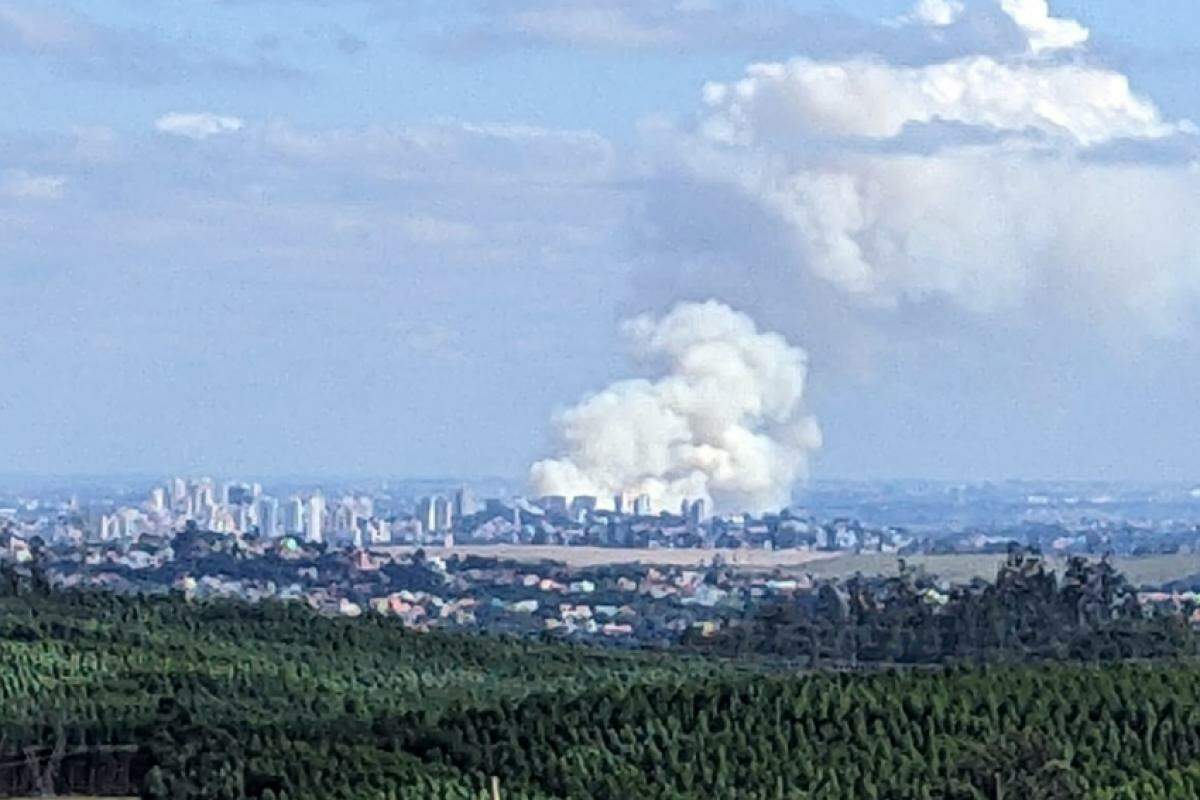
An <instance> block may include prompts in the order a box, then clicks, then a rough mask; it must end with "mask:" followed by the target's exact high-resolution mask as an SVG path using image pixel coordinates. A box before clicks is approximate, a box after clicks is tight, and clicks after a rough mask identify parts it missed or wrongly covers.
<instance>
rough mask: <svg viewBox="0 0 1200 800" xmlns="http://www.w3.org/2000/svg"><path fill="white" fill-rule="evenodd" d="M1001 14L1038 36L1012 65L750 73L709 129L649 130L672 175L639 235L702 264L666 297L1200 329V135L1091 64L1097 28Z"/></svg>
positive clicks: (1015, 0) (870, 60)
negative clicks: (776, 296)
mask: <svg viewBox="0 0 1200 800" xmlns="http://www.w3.org/2000/svg"><path fill="white" fill-rule="evenodd" d="M921 8H924V4H922V6H920V7H919V8H918V11H920V9H921ZM1000 10H1001V11H1002V12H1003V13H1004V14H1006V15H1007V16H1008V17H1010V18H1011V20H1012V22H1013V23H1015V24H1016V26H1017V27H1018V28H1019V30H1020V31H1022V32H1023V36H1024V41H1023V42H1022V43H1021V44H1020V47H1019V48H1015V49H1014V50H1013V51H1012V52H1009V53H1006V54H993V55H982V54H976V55H967V56H963V57H960V58H953V59H949V60H940V61H934V62H931V63H927V64H920V65H902V64H896V63H892V62H889V61H887V60H885V59H883V58H880V57H872V56H860V57H855V58H850V59H840V60H817V59H812V58H794V59H791V60H788V61H783V62H770V63H759V64H753V65H751V66H749V67H748V68H747V70H746V72H745V75H744V76H743V77H742V78H741V79H739V80H735V81H723V82H712V83H709V84H708V85H707V86H706V87H705V88H704V91H703V98H702V99H703V105H702V107H701V110H700V112H699V113H698V115H697V118H696V120H695V122H694V124H689V125H683V126H665V127H663V126H659V127H657V128H652V133H653V136H656V137H658V138H657V143H658V150H657V155H656V157H657V158H658V159H659V160H658V162H657V163H658V169H659V170H660V171H659V175H660V177H662V178H663V180H662V184H661V188H660V191H658V192H657V193H656V194H653V195H652V197H651V198H650V200H649V202H648V206H647V210H648V213H647V219H646V221H645V222H644V223H643V224H642V229H643V233H644V238H645V239H646V240H647V241H650V242H652V243H653V244H654V246H655V247H656V248H657V249H658V251H659V252H660V253H661V254H663V256H664V258H666V259H669V258H671V257H672V255H671V254H673V253H676V254H680V253H681V254H685V256H684V257H685V259H690V261H691V263H690V264H689V265H687V266H685V267H684V268H682V269H680V268H676V272H677V273H679V272H682V273H683V274H682V276H680V275H678V274H677V275H676V278H675V279H674V280H673V281H672V283H671V285H672V287H673V290H674V291H678V290H679V287H680V286H683V287H685V288H687V290H688V291H697V290H699V289H697V288H696V286H695V284H697V283H703V282H704V281H706V280H708V279H710V278H711V276H712V275H714V274H719V273H721V272H729V271H733V272H735V273H737V272H741V274H743V275H744V276H745V279H746V280H747V281H749V282H759V283H770V282H772V281H775V282H778V283H779V287H778V288H777V290H776V293H778V292H780V291H783V290H784V289H783V286H784V285H785V282H784V281H781V280H780V278H779V271H780V269H787V270H791V271H794V272H795V273H796V274H798V275H802V276H803V278H804V280H803V282H802V283H803V284H804V285H805V286H807V287H808V288H809V289H810V291H806V292H805V293H804V294H800V295H797V296H796V297H795V298H794V302H795V303H797V304H799V306H801V307H806V308H807V306H806V304H812V303H818V302H825V301H826V299H827V297H826V295H824V294H822V293H821V292H820V291H818V292H813V291H811V288H812V287H813V286H814V285H815V286H817V287H818V288H820V287H825V289H832V290H833V292H834V295H835V296H838V295H840V297H841V298H842V300H841V301H839V302H844V303H846V304H847V307H848V308H858V309H860V310H865V311H870V312H871V313H874V314H878V313H881V311H887V310H890V313H891V314H892V316H893V318H902V317H904V316H905V315H910V317H914V316H920V317H922V318H925V317H928V316H929V315H931V314H936V313H938V309H949V310H951V311H952V312H953V313H965V314H968V315H973V316H978V317H983V318H987V317H991V318H995V317H999V316H1001V315H1004V316H1006V317H1012V316H1014V315H1015V316H1017V317H1025V316H1028V315H1030V314H1036V315H1041V316H1046V315H1053V316H1058V317H1065V318H1073V319H1074V320H1075V322H1076V323H1083V325H1085V326H1089V327H1096V328H1106V327H1112V328H1114V329H1119V330H1121V331H1122V332H1123V333H1122V335H1125V334H1126V333H1127V332H1132V333H1133V334H1134V335H1135V336H1137V335H1153V336H1158V335H1175V334H1178V333H1179V332H1181V331H1182V330H1184V329H1185V328H1187V327H1189V326H1190V325H1192V320H1193V319H1194V317H1195V312H1196V306H1197V301H1198V300H1200V278H1198V273H1200V270H1197V265H1196V259H1197V254H1200V233H1197V229H1196V227H1195V226H1194V225H1192V224H1191V223H1190V222H1188V220H1189V219H1192V218H1195V216H1196V215H1197V214H1200V181H1197V179H1196V178H1197V166H1196V164H1197V160H1196V153H1197V152H1198V151H1197V148H1196V143H1195V138H1196V137H1195V133H1196V128H1195V126H1194V125H1193V124H1192V123H1191V122H1190V121H1188V120H1173V119H1168V118H1166V117H1165V116H1164V114H1163V113H1162V112H1161V111H1160V109H1159V108H1158V107H1157V105H1156V104H1155V103H1154V102H1153V101H1152V100H1151V99H1149V98H1147V97H1145V96H1142V95H1141V94H1139V93H1138V92H1137V91H1135V90H1134V89H1133V87H1131V85H1130V81H1129V80H1128V78H1127V77H1126V76H1125V75H1123V74H1121V73H1120V72H1116V71H1114V70H1111V69H1107V68H1105V67H1103V66H1098V65H1095V64H1093V63H1091V61H1090V60H1088V59H1086V58H1080V57H1079V51H1080V50H1081V48H1082V46H1083V45H1084V43H1085V42H1086V41H1087V39H1088V31H1087V29H1086V28H1085V27H1084V26H1082V25H1081V24H1079V23H1078V22H1076V21H1074V20H1068V19H1060V18H1057V17H1053V16H1052V15H1051V14H1050V11H1049V8H1048V7H1047V5H1046V3H1045V2H1044V0H1001V2H1000ZM926 11H930V12H931V14H932V11H933V9H932V7H931V8H930V9H926ZM932 16H933V17H934V21H935V22H936V21H937V19H938V18H939V17H938V15H937V14H932ZM952 30H953V29H951V31H952ZM734 210H736V213H734ZM750 231H753V234H752V235H747V234H748V232H750ZM714 241H716V242H721V244H720V245H718V248H719V249H718V252H715V253H714V252H711V251H712V250H713V248H712V246H711V243H712V242H714ZM739 243H740V244H739ZM718 260H719V263H718ZM764 262H771V263H764ZM689 270H690V272H691V274H692V278H689V277H688V276H687V273H688V272H689ZM731 282H733V281H732V280H731ZM709 290H710V291H711V288H710V289H709ZM809 310H811V309H809ZM805 318H806V319H811V316H810V315H806V316H805Z"/></svg>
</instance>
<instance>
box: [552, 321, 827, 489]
mask: <svg viewBox="0 0 1200 800" xmlns="http://www.w3.org/2000/svg"><path fill="white" fill-rule="evenodd" d="M624 332H625V334H626V336H627V337H628V340H629V345H630V350H631V352H632V355H633V357H634V360H635V361H636V362H637V363H639V364H641V365H643V366H644V367H645V368H646V369H647V370H648V371H649V375H648V377H644V378H635V379H630V380H623V381H618V382H617V383H614V384H612V385H611V386H609V387H608V388H606V389H604V390H602V391H600V392H598V393H596V394H594V395H591V396H589V397H587V398H585V399H584V400H583V401H582V402H580V403H579V404H578V405H576V406H574V407H572V408H570V409H567V410H566V411H564V412H562V413H561V414H559V415H558V416H557V418H556V420H555V430H556V434H557V439H558V447H559V452H560V455H559V456H558V457H556V458H551V459H547V460H544V461H539V462H537V463H535V464H534V465H533V467H532V469H531V471H530V480H531V482H532V484H533V486H534V488H535V489H536V491H538V492H539V493H541V494H561V495H566V496H576V495H592V496H596V497H599V498H600V499H601V501H602V502H608V501H609V499H610V498H612V497H613V496H614V495H617V494H624V495H633V496H636V495H640V494H646V495H649V496H650V498H651V502H652V504H653V505H654V507H655V508H658V509H664V508H670V509H674V508H678V507H679V504H680V502H681V501H682V500H685V499H692V500H694V499H697V498H703V499H705V500H707V501H708V502H709V503H710V505H711V504H712V503H715V504H716V508H717V509H720V510H749V511H755V512H759V511H763V510H766V509H771V508H779V507H781V506H783V505H786V504H787V503H788V501H789V499H790V494H791V488H792V484H793V483H794V482H795V481H796V480H797V479H798V478H800V477H801V476H802V475H803V474H804V472H805V468H806V461H807V456H808V454H809V452H810V451H812V450H813V449H815V448H817V447H819V446H820V442H821V436H820V430H819V428H818V427H817V424H816V422H815V420H814V419H813V418H812V417H810V416H808V414H807V413H806V412H805V409H804V403H803V400H804V391H805V381H806V377H807V359H806V356H805V354H804V352H803V351H802V350H800V349H799V348H796V347H794V346H792V345H790V344H789V343H788V342H787V341H786V340H785V339H784V338H783V337H782V336H780V335H778V334H775V333H767V332H762V331H759V330H758V328H757V327H756V326H755V324H754V322H753V321H752V320H751V319H750V318H749V317H747V316H746V315H744V314H741V313H739V312H737V311H735V310H733V309H731V308H730V307H728V306H726V305H723V304H721V303H718V302H715V301H709V302H706V303H681V304H679V305H677V306H675V307H674V308H673V309H672V310H671V311H669V312H668V313H667V314H665V315H664V316H662V317H658V318H656V317H653V316H648V315H646V316H639V317H636V318H634V319H632V320H630V321H629V322H627V323H626V324H625V326H624Z"/></svg>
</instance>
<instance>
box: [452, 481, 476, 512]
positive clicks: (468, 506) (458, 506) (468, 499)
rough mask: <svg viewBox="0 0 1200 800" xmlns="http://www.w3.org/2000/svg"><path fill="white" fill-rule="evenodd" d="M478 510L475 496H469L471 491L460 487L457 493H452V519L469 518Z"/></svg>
mask: <svg viewBox="0 0 1200 800" xmlns="http://www.w3.org/2000/svg"><path fill="white" fill-rule="evenodd" d="M478 510H479V508H478V505H477V504H476V502H475V495H473V494H471V490H470V489H469V488H468V487H466V486H460V487H459V488H458V491H457V492H455V493H454V518H455V519H458V520H461V519H462V518H463V517H469V516H471V515H472V514H474V513H475V512H476V511H478Z"/></svg>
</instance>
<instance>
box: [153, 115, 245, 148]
mask: <svg viewBox="0 0 1200 800" xmlns="http://www.w3.org/2000/svg"><path fill="white" fill-rule="evenodd" d="M244 124H245V123H244V122H242V120H240V119H238V118H237V117H224V116H221V115H219V114H209V113H182V112H173V113H170V114H164V115H162V116H161V117H159V118H158V119H156V120H154V127H155V129H157V130H158V131H161V132H162V133H169V134H172V135H174V136H184V137H186V138H188V139H196V140H198V141H199V140H202V139H207V138H208V137H210V136H216V135H217V134H220V133H236V132H237V131H240V130H241V129H242V126H243V125H244Z"/></svg>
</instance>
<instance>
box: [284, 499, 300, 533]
mask: <svg viewBox="0 0 1200 800" xmlns="http://www.w3.org/2000/svg"><path fill="white" fill-rule="evenodd" d="M283 530H284V532H285V533H287V534H288V535H289V536H299V535H300V534H302V533H304V501H303V500H301V499H300V498H299V497H296V496H294V495H293V496H292V497H289V498H288V501H287V503H285V504H284V506H283Z"/></svg>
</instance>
